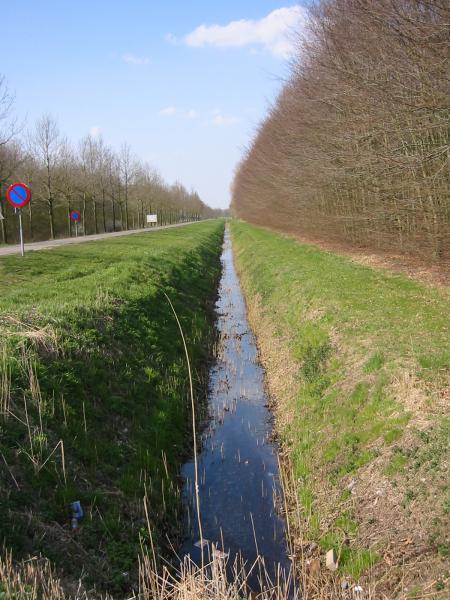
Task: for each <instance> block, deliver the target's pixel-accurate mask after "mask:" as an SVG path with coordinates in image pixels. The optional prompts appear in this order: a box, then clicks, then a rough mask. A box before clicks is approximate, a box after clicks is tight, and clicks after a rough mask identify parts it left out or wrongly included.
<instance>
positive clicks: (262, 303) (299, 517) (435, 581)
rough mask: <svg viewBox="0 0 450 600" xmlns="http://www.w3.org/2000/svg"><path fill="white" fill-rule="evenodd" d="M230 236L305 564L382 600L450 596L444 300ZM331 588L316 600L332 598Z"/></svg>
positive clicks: (295, 248)
mask: <svg viewBox="0 0 450 600" xmlns="http://www.w3.org/2000/svg"><path fill="white" fill-rule="evenodd" d="M232 234H233V242H234V248H235V251H236V262H237V267H238V270H239V272H240V274H241V278H242V283H243V286H244V289H245V292H246V296H247V301H248V305H249V312H250V317H251V321H252V325H253V327H254V329H255V331H256V333H257V336H258V340H259V345H260V351H261V357H262V360H263V362H264V365H265V367H266V369H267V376H268V382H269V385H270V391H271V394H272V397H273V400H274V407H275V414H276V417H277V431H278V433H279V435H280V438H281V440H282V443H283V445H284V447H285V449H286V450H287V454H288V456H289V459H290V463H291V465H292V470H293V475H294V479H293V481H292V482H291V486H292V487H291V491H292V492H293V494H292V497H291V502H292V506H291V507H292V508H293V511H292V514H291V526H292V527H293V528H294V529H295V538H296V540H295V541H296V549H297V553H298V554H301V552H302V550H303V551H304V553H305V557H306V558H308V559H309V560H312V561H313V563H311V564H316V563H315V562H314V557H320V558H321V560H323V558H322V557H323V553H324V551H327V550H328V549H330V548H335V550H336V551H337V553H338V555H339V563H340V566H339V572H338V575H339V576H342V577H344V576H346V577H348V576H350V577H352V578H353V580H358V579H359V580H361V581H363V580H364V578H366V579H365V581H366V583H364V584H363V585H365V586H366V585H369V583H370V585H371V586H372V588H373V596H371V597H374V598H390V599H392V598H400V597H405V596H406V593H408V594H410V595H409V596H408V597H411V598H414V597H417V598H419V597H423V596H422V593H428V594H434V593H435V594H438V596H433V597H440V596H439V594H440V593H444V594H445V593H448V586H449V582H448V576H449V574H448V563H447V565H446V561H447V560H448V555H449V552H450V544H449V539H448V532H449V531H450V527H449V525H450V523H449V512H450V496H449V487H448V460H449V455H448V436H449V432H450V421H449V419H448V401H449V366H450V351H449V347H448V340H449V339H450V337H449V333H450V331H449V321H448V315H449V314H450V302H449V294H448V289H433V288H432V287H426V286H425V285H423V284H420V283H418V282H414V281H412V280H410V279H407V278H406V277H404V276H402V275H393V274H389V273H387V272H385V271H382V270H377V269H373V268H369V267H366V266H362V265H359V264H355V263H354V262H352V261H351V260H350V259H348V258H345V257H342V256H338V255H336V254H334V253H331V252H325V251H323V250H320V249H317V248H315V247H312V246H308V245H302V244H300V243H298V242H296V241H295V240H291V239H287V238H285V237H283V236H281V235H278V234H275V233H272V232H270V231H267V230H263V229H260V228H257V227H255V226H251V225H248V224H245V223H243V222H233V223H232ZM296 508H298V509H299V510H295V509H296ZM311 542H314V543H315V544H318V546H317V548H316V549H314V544H312V545H311ZM322 564H323V562H322ZM370 567H373V568H372V570H371V573H370V576H369V570H370ZM314 572H315V573H317V567H315V568H314ZM328 585H330V584H329V583H326V582H323V584H322V585H321V586H320V588H319V589H320V594H321V595H320V596H319V597H321V598H322V597H336V596H335V595H333V593H330V594H331V595H328V596H327V595H326V590H327V589H328V588H327V586H328ZM331 585H333V584H331ZM338 585H339V588H340V584H339V583H338ZM366 591H367V587H366Z"/></svg>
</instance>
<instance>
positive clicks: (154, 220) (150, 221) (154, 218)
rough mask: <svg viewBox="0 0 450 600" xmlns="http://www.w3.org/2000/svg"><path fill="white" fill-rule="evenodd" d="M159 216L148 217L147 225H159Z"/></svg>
mask: <svg viewBox="0 0 450 600" xmlns="http://www.w3.org/2000/svg"><path fill="white" fill-rule="evenodd" d="M157 222H158V215H147V223H157Z"/></svg>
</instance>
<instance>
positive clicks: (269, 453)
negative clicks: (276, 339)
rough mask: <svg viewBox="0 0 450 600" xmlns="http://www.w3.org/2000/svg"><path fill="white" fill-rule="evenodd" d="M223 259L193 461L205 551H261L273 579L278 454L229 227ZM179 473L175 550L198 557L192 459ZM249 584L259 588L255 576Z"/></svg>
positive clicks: (280, 549) (278, 531)
mask: <svg viewBox="0 0 450 600" xmlns="http://www.w3.org/2000/svg"><path fill="white" fill-rule="evenodd" d="M221 260H222V266H223V272H222V279H221V283H220V288H219V299H218V302H217V306H216V309H217V314H218V321H217V327H218V332H219V340H220V341H219V345H218V351H217V362H216V364H215V365H214V366H213V368H212V369H211V373H210V382H209V398H208V402H209V410H210V421H209V424H208V426H207V427H206V429H205V430H204V432H203V436H202V449H201V453H200V455H199V458H198V463H199V480H200V506H201V518H202V527H203V536H204V538H205V539H206V540H207V541H208V546H205V552H206V553H207V552H208V550H209V551H210V550H211V548H212V544H214V545H215V546H216V547H217V548H219V551H220V552H221V553H223V555H229V556H230V563H231V562H232V561H233V558H234V557H235V556H236V555H237V554H239V553H240V554H241V555H242V557H243V559H244V560H245V561H246V562H247V564H249V565H250V564H252V563H253V561H254V560H255V559H256V557H257V556H258V554H259V555H260V556H263V557H264V561H265V565H266V568H267V570H268V571H269V573H271V574H273V576H274V577H275V574H276V573H277V570H278V569H279V568H280V565H281V568H282V569H285V570H289V568H290V561H289V559H288V557H287V547H286V539H285V523H284V521H283V519H282V518H281V517H280V516H279V514H278V512H277V510H276V502H277V500H278V499H279V497H280V485H279V481H278V459H277V454H276V447H275V446H274V444H272V443H271V441H270V434H271V424H270V412H269V410H268V408H267V397H266V395H265V389H264V371H263V369H262V367H261V366H260V365H259V363H258V361H257V350H256V344H255V339H254V336H253V334H252V332H251V331H250V329H249V325H248V321H247V314H246V312H247V311H246V306H245V302H244V298H243V295H242V291H241V288H240V284H239V279H238V277H237V274H236V271H235V268H234V263H233V254H232V248H231V240H230V238H229V235H228V232H226V234H225V242H224V247H223V253H222V258H221ZM183 476H184V481H185V485H184V492H183V496H184V502H185V506H186V531H187V538H186V540H185V542H184V543H183V545H182V548H181V550H180V555H181V556H184V555H186V554H190V555H191V557H192V559H193V560H195V561H200V547H199V546H200V544H199V543H198V542H199V532H198V524H197V519H196V512H195V490H194V480H195V473H194V464H193V461H191V462H189V463H187V464H186V465H185V466H184V467H183ZM251 585H252V586H253V587H254V588H257V587H258V583H257V574H256V573H255V575H254V577H253V578H251Z"/></svg>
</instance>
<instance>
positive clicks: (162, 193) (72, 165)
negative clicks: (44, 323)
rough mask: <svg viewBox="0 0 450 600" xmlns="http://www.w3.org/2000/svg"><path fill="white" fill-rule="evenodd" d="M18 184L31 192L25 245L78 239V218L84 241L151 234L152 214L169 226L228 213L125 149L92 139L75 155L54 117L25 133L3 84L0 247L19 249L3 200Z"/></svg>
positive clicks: (1, 82)
mask: <svg viewBox="0 0 450 600" xmlns="http://www.w3.org/2000/svg"><path fill="white" fill-rule="evenodd" d="M14 181H23V182H25V183H27V184H28V185H29V187H30V188H31V190H32V198H33V199H32V201H31V202H30V203H29V204H28V206H27V207H26V208H24V209H23V219H22V220H23V224H24V233H25V239H26V240H27V241H32V240H46V239H53V238H56V237H66V236H72V235H75V225H74V223H73V222H72V221H71V219H70V212H71V211H72V210H77V211H78V212H79V213H80V221H79V224H78V226H77V229H78V231H77V233H80V234H85V235H86V234H94V233H102V232H112V231H121V230H128V229H138V228H143V227H146V226H147V223H146V215H147V214H156V215H157V217H158V223H159V224H170V223H179V222H184V221H193V220H200V219H204V218H209V217H214V216H219V215H221V214H222V213H223V211H221V210H218V209H212V208H210V207H209V206H207V205H206V204H205V203H204V202H202V200H201V199H200V197H199V195H198V194H197V192H195V191H188V190H186V188H185V187H184V186H183V185H181V184H180V183H176V184H174V185H168V184H166V183H165V182H164V181H163V179H162V178H161V177H160V175H159V174H158V173H157V172H156V171H155V170H154V169H153V168H152V167H150V166H149V165H148V164H146V163H143V162H141V161H140V160H139V159H138V158H137V157H136V156H134V154H133V152H132V150H131V148H130V146H129V145H128V144H127V143H124V144H122V146H121V148H120V150H119V151H118V152H115V151H114V150H113V149H112V148H110V147H109V146H108V145H107V144H106V143H105V142H104V140H103V138H102V137H101V136H100V137H94V136H92V135H87V136H85V137H84V138H83V139H82V140H81V141H80V143H79V144H78V145H77V146H76V147H74V146H73V145H72V144H70V143H69V142H68V141H67V139H66V138H65V137H64V136H63V135H62V134H61V132H60V130H59V127H58V124H57V122H56V120H55V119H54V118H53V117H52V116H50V115H44V116H43V117H41V118H40V119H39V120H38V121H37V122H36V124H35V125H34V127H32V128H31V129H29V130H25V128H24V127H23V126H21V125H20V123H19V122H18V120H17V118H14V116H13V97H12V95H11V94H10V92H9V90H8V87H7V83H6V81H5V79H4V78H1V77H0V243H9V242H17V237H18V232H17V222H16V216H15V214H14V209H13V208H12V207H11V206H10V205H9V204H8V203H7V201H6V195H5V193H6V190H7V188H8V186H9V185H10V184H11V183H13V182H14ZM1 217H3V218H1Z"/></svg>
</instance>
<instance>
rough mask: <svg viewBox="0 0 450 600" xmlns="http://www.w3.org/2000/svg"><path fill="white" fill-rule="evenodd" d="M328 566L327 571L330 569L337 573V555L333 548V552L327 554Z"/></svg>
mask: <svg viewBox="0 0 450 600" xmlns="http://www.w3.org/2000/svg"><path fill="white" fill-rule="evenodd" d="M326 565H327V569H329V570H330V571H336V569H337V568H338V561H337V555H336V551H335V550H334V549H333V548H331V550H328V552H327V560H326Z"/></svg>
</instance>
